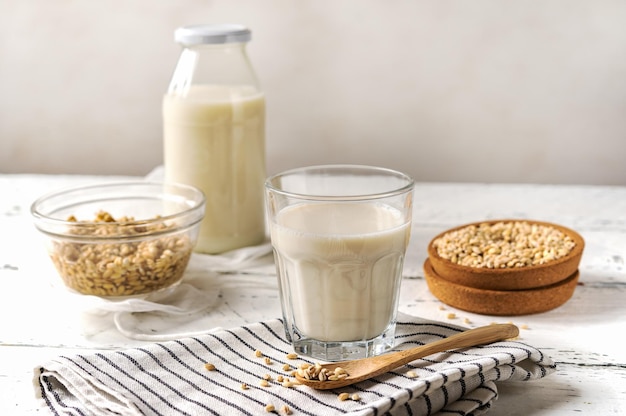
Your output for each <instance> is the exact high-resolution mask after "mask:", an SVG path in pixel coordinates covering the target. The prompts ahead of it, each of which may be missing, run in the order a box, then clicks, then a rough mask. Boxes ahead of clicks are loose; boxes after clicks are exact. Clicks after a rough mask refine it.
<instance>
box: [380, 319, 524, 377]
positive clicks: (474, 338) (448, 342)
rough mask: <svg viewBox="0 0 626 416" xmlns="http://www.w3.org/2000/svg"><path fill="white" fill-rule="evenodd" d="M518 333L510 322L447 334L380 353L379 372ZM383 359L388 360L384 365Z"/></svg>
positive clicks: (511, 336)
mask: <svg viewBox="0 0 626 416" xmlns="http://www.w3.org/2000/svg"><path fill="white" fill-rule="evenodd" d="M518 335H519V329H518V328H517V327H516V326H515V325H512V324H492V325H487V326H482V327H479V328H474V329H469V330H467V331H463V332H460V333H458V334H455V335H452V336H449V337H447V338H444V339H441V340H439V341H434V342H429V343H428V344H426V345H422V346H419V347H415V348H411V349H408V350H404V351H401V352H399V353H398V355H396V354H390V355H388V356H385V355H381V356H380V357H379V358H380V360H381V361H380V362H379V364H382V365H383V368H381V371H380V372H379V373H380V374H382V373H384V372H387V371H391V370H393V369H395V368H398V367H401V366H403V365H405V364H408V363H410V362H411V361H414V360H417V359H418V358H423V357H426V356H428V355H431V354H434V353H437V352H442V351H446V350H451V349H459V348H466V347H474V346H476V345H483V344H489V343H492V342H496V341H502V340H504V339H508V338H515V337H516V336H518ZM385 360H387V361H388V363H387V366H386V367H385Z"/></svg>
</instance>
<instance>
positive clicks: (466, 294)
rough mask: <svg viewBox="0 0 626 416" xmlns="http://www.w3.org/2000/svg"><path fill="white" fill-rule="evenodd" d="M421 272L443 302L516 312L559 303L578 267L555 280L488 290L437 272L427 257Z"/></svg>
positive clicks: (479, 309) (570, 290) (480, 309)
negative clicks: (541, 283) (522, 288)
mask: <svg viewBox="0 0 626 416" xmlns="http://www.w3.org/2000/svg"><path fill="white" fill-rule="evenodd" d="M424 275H425V277H426V283H427V284H428V288H429V289H430V291H431V293H432V294H433V295H435V296H436V297H437V298H438V299H439V300H441V301H442V302H443V303H445V304H447V305H450V306H453V307H455V308H458V309H462V310H464V311H468V312H473V313H478V314H482V315H497V316H516V315H530V314H534V313H541V312H546V311H549V310H551V309H554V308H556V307H559V306H561V305H563V304H564V303H565V302H567V301H568V300H569V299H570V298H571V297H572V295H573V294H574V289H576V285H577V283H578V277H579V271H578V270H576V271H575V272H574V273H573V274H572V275H571V276H569V277H568V278H566V279H565V280H562V281H560V282H558V283H555V284H552V285H549V286H544V287H540V288H534V289H524V290H488V289H477V288H474V287H468V286H462V285H459V284H457V283H453V282H450V281H448V280H445V279H443V278H442V277H441V276H439V275H437V273H436V272H435V270H434V269H433V267H432V264H431V263H430V260H429V259H427V260H426V261H425V262H424Z"/></svg>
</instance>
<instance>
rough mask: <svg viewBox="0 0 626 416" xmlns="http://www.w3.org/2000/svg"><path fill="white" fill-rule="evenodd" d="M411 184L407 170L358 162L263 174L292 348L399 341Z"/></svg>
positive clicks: (363, 352) (376, 348) (356, 354)
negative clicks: (398, 328)
mask: <svg viewBox="0 0 626 416" xmlns="http://www.w3.org/2000/svg"><path fill="white" fill-rule="evenodd" d="M413 187H414V182H413V179H412V178H411V177H409V176H408V175H406V174H404V173H401V172H397V171H394V170H390V169H386V168H381V167H373V166H360V165H325V166H310V167H303V168H298V169H293V170H289V171H286V172H283V173H279V174H277V175H274V176H271V177H269V178H268V179H267V180H266V182H265V197H266V198H265V200H266V208H267V213H268V223H269V227H270V235H271V242H272V246H273V250H274V258H275V262H276V269H277V274H278V281H279V289H280V300H281V307H282V313H283V320H284V326H285V332H286V336H287V339H288V340H289V341H290V342H291V343H292V345H293V348H294V350H295V352H296V353H298V354H302V355H306V356H309V357H313V358H316V359H319V360H324V361H340V360H345V359H353V358H364V357H368V356H373V355H377V354H380V353H382V352H384V351H386V350H388V349H389V348H391V347H392V346H393V345H394V332H395V326H396V316H397V307H398V297H399V292H400V284H401V280H402V268H403V263H404V257H405V252H406V248H407V245H408V242H409V237H410V231H411V214H412V199H413Z"/></svg>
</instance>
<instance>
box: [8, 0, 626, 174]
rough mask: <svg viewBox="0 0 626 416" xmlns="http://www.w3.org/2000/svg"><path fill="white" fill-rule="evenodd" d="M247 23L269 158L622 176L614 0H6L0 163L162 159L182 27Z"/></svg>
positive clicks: (25, 168)
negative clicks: (164, 114) (165, 105)
mask: <svg viewBox="0 0 626 416" xmlns="http://www.w3.org/2000/svg"><path fill="white" fill-rule="evenodd" d="M224 22H230V23H243V24H246V25H248V26H249V27H250V28H251V29H252V31H253V40H252V42H251V43H250V45H249V47H248V52H249V55H250V57H251V59H252V61H253V63H254V64H255V68H256V70H257V73H258V75H259V78H260V80H261V82H262V85H263V88H264V90H265V91H266V94H267V100H268V120H267V162H268V173H273V172H276V171H279V170H282V169H286V168H290V167H296V166H301V165H308V164H321V163H339V162H346V163H365V164H376V165H381V166H387V167H391V168H397V169H401V170H404V171H406V172H408V173H410V174H412V175H413V176H414V177H415V179H416V180H418V181H460V182H466V181H479V182H534V183H562V184H606V185H626V160H625V159H626V2H625V1H623V0H595V1H590V0H507V1H503V0H474V1H462V0H431V1H425V0H297V1H296V0H292V1H290V0H265V1H258V0H214V1H207V0H203V1H201V0H184V1H181V0H158V1H154V0H107V1H79V0H2V1H1V2H0V172H4V173H11V172H15V173H20V172H28V173H31V172H33V173H50V172H59V173H88V174H100V173H112V174H137V175H144V174H146V173H148V172H149V171H150V170H151V169H152V168H154V167H155V166H157V165H159V164H160V163H161V161H162V142H161V97H162V94H163V93H164V91H165V89H166V87H167V84H168V83H169V79H170V76H171V73H172V70H173V68H174V65H175V63H176V60H177V59H178V54H179V52H180V49H179V47H178V45H177V44H175V43H174V41H173V32H174V30H175V29H176V28H177V27H178V26H182V25H186V24H196V23H224Z"/></svg>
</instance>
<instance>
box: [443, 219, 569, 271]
mask: <svg viewBox="0 0 626 416" xmlns="http://www.w3.org/2000/svg"><path fill="white" fill-rule="evenodd" d="M433 245H434V246H435V247H436V248H437V253H438V254H439V256H441V257H442V258H444V259H446V260H449V261H451V262H452V263H456V264H459V265H462V266H469V267H487V268H490V269H493V268H506V267H525V266H532V265H539V264H544V263H547V262H549V261H552V260H556V259H559V258H562V257H565V256H566V255H568V254H569V253H570V252H571V251H572V249H573V248H574V246H575V245H576V243H575V242H574V240H573V239H572V238H571V237H570V236H569V235H567V234H566V233H564V232H563V231H561V230H559V229H558V228H555V227H553V226H551V225H547V224H537V223H529V222H526V221H511V222H496V223H487V222H485V223H480V224H471V225H468V226H466V227H463V228H460V229H456V230H453V231H450V232H448V233H445V234H444V235H442V236H441V237H439V238H437V239H435V240H434V242H433Z"/></svg>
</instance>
